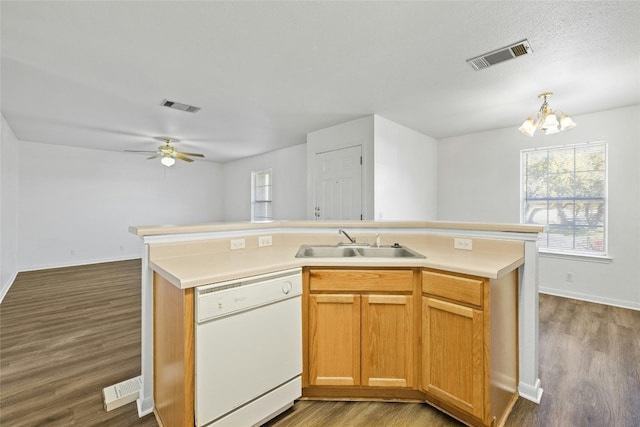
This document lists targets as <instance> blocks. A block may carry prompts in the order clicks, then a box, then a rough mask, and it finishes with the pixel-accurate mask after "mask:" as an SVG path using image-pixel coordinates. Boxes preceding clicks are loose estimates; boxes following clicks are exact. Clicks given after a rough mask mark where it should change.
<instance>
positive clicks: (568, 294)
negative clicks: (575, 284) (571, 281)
mask: <svg viewBox="0 0 640 427" xmlns="http://www.w3.org/2000/svg"><path fill="white" fill-rule="evenodd" d="M538 290H539V292H540V293H541V294H548V295H555V296H557V297H564V298H571V299H577V300H580V301H587V302H594V303H596V304H604V305H611V306H614V307H621V308H629V309H631V310H640V302H633V301H624V300H618V299H614V298H606V297H601V296H599V295H590V294H583V293H581V292H573V291H565V290H560V289H554V288H547V287H545V286H540V287H539V288H538Z"/></svg>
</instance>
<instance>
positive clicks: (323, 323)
mask: <svg viewBox="0 0 640 427" xmlns="http://www.w3.org/2000/svg"><path fill="white" fill-rule="evenodd" d="M309 356H310V359H309V364H308V366H309V383H310V384H311V385H338V386H343V385H350V386H353V385H359V384H360V295H354V294H320V295H310V296H309Z"/></svg>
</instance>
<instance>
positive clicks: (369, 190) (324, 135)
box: [306, 115, 374, 220]
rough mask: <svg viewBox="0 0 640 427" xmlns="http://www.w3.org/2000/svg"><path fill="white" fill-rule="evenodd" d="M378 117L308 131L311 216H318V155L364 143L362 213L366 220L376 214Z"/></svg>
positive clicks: (309, 208)
mask: <svg viewBox="0 0 640 427" xmlns="http://www.w3.org/2000/svg"><path fill="white" fill-rule="evenodd" d="M373 130H374V116H373V115H370V116H366V117H362V118H360V119H356V120H351V121H349V122H346V123H341V124H338V125H335V126H331V127H328V128H325V129H320V130H316V131H313V132H310V133H308V134H307V164H308V168H307V177H306V179H307V205H306V206H307V219H310V220H312V219H314V206H315V200H314V188H313V182H314V176H315V171H314V166H315V162H314V158H315V155H316V154H317V153H322V152H326V151H330V150H337V149H340V148H346V147H353V146H356V145H361V146H362V159H363V162H362V215H363V218H364V219H365V220H373V219H374V218H373V216H374V194H373V191H374V189H373V180H374V154H373Z"/></svg>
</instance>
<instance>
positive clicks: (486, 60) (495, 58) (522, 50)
mask: <svg viewBox="0 0 640 427" xmlns="http://www.w3.org/2000/svg"><path fill="white" fill-rule="evenodd" d="M532 52H533V49H531V45H530V44H529V41H528V40H527V39H525V40H521V41H519V42H517V43H514V44H512V45H510V46H505V47H502V48H500V49H497V50H494V51H492V52H489V53H485V54H484V55H480V56H477V57H475V58H471V59H467V63H469V64H470V65H471V66H472V67H473V69H474V70H476V71H479V70H482V69H484V68H488V67H490V66H492V65H496V64H499V63H501V62H504V61H508V60H509V59H513V58H517V57H519V56H522V55H528V54H530V53H532Z"/></svg>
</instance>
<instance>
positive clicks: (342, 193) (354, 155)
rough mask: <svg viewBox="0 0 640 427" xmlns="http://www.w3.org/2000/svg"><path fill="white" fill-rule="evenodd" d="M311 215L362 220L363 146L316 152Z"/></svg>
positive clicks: (322, 217)
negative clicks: (312, 211) (313, 202)
mask: <svg viewBox="0 0 640 427" xmlns="http://www.w3.org/2000/svg"><path fill="white" fill-rule="evenodd" d="M313 162H314V164H313V166H314V168H313V170H314V174H315V176H314V183H315V184H314V191H315V194H314V200H315V204H314V218H315V219H316V220H362V145H355V146H352V147H346V148H340V149H337V150H330V151H325V152H321V153H316V154H315V155H314V159H313Z"/></svg>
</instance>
